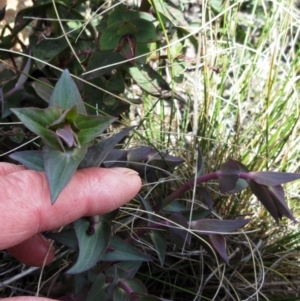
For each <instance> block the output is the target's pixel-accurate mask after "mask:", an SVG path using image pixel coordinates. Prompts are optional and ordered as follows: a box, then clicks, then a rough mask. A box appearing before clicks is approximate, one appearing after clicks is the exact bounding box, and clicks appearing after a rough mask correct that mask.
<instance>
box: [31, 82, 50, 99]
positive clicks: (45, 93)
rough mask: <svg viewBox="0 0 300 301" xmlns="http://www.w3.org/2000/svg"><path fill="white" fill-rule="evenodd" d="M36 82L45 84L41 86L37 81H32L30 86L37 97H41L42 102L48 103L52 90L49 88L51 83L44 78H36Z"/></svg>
mask: <svg viewBox="0 0 300 301" xmlns="http://www.w3.org/2000/svg"><path fill="white" fill-rule="evenodd" d="M38 80H40V81H41V82H44V83H45V84H42V83H40V82H38V81H34V82H33V83H32V84H31V86H32V87H33V89H34V90H35V92H36V94H37V95H38V96H39V97H41V98H42V99H43V100H45V101H46V102H48V103H49V101H50V99H51V95H52V93H53V89H54V88H53V87H51V88H50V86H51V83H50V81H49V80H48V79H47V78H46V77H40V78H38Z"/></svg>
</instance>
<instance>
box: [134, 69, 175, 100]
mask: <svg viewBox="0 0 300 301" xmlns="http://www.w3.org/2000/svg"><path fill="white" fill-rule="evenodd" d="M128 72H129V74H130V75H131V77H132V78H133V80H135V81H136V83H137V84H138V85H139V86H140V87H141V88H142V89H143V90H145V91H146V92H148V93H150V94H151V95H154V96H158V97H159V96H161V97H163V96H164V94H166V93H168V92H170V91H171V89H170V86H169V85H168V83H167V82H166V81H165V80H164V79H163V78H162V76H161V75H160V74H159V73H157V72H156V71H155V70H154V69H152V68H151V67H150V65H149V64H144V65H137V64H136V65H135V66H132V67H129V68H128Z"/></svg>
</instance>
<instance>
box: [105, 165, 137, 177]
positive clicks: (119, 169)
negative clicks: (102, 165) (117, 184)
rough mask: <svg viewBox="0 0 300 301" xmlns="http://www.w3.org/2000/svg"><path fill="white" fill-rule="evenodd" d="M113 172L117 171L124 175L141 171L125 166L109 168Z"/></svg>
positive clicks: (131, 174)
mask: <svg viewBox="0 0 300 301" xmlns="http://www.w3.org/2000/svg"><path fill="white" fill-rule="evenodd" d="M109 170H110V171H112V172H115V173H117V174H119V175H123V176H133V175H138V174H139V173H138V172H136V171H135V170H132V169H129V168H124V167H114V168H110V169H109Z"/></svg>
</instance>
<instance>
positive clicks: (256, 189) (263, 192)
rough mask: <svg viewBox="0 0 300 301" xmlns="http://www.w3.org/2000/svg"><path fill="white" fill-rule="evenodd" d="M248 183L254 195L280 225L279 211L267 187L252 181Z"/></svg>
mask: <svg viewBox="0 0 300 301" xmlns="http://www.w3.org/2000/svg"><path fill="white" fill-rule="evenodd" d="M248 183H249V187H250V189H251V191H252V192H253V194H254V195H255V196H256V197H257V198H258V200H259V201H260V202H261V203H262V204H263V205H264V206H265V207H266V209H267V210H268V211H269V212H270V214H271V216H272V217H273V218H274V219H275V221H276V223H277V224H278V223H279V215H278V210H277V207H276V205H275V203H274V200H273V199H272V197H271V195H270V192H269V191H268V189H267V188H266V186H263V185H260V184H257V183H256V182H254V181H252V180H250V179H249V180H248Z"/></svg>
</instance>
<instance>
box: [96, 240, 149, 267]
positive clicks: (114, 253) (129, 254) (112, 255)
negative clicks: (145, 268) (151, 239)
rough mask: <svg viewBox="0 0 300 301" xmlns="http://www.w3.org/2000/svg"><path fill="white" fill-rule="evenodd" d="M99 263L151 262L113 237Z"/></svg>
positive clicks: (130, 246)
mask: <svg viewBox="0 0 300 301" xmlns="http://www.w3.org/2000/svg"><path fill="white" fill-rule="evenodd" d="M101 261H151V259H150V258H149V257H148V256H146V255H145V254H143V253H141V252H140V251H139V250H137V249H136V248H135V247H133V246H132V245H130V244H128V243H127V242H125V241H124V240H122V239H121V238H119V237H118V236H115V235H114V236H112V238H111V242H110V244H109V248H108V250H107V251H106V253H105V254H104V255H103V256H102V257H101Z"/></svg>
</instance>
